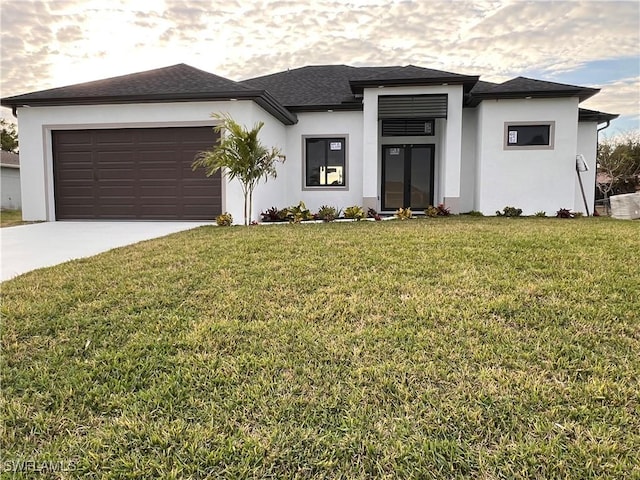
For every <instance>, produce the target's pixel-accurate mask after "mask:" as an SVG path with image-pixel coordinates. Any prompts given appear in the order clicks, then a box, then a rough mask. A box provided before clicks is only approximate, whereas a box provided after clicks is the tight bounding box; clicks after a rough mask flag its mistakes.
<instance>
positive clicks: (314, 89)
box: [1, 64, 599, 125]
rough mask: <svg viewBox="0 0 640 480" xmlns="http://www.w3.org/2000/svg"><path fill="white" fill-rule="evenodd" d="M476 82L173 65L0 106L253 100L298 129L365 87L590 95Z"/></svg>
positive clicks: (415, 73) (385, 71) (351, 102)
mask: <svg viewBox="0 0 640 480" xmlns="http://www.w3.org/2000/svg"><path fill="white" fill-rule="evenodd" d="M478 78H479V77H477V76H468V75H460V74H457V73H451V72H445V71H441V70H433V69H429V68H422V67H417V66H415V65H407V66H404V67H399V66H395V67H351V66H348V65H317V66H307V67H302V68H296V69H293V70H287V71H285V72H278V73H274V74H271V75H265V76H261V77H256V78H251V79H247V80H244V81H242V82H234V81H232V80H228V79H226V78H223V77H220V76H218V75H214V74H212V73H208V72H205V71H203V70H199V69H197V68H193V67H191V66H189V65H185V64H179V65H173V66H170V67H165V68H158V69H155V70H149V71H146V72H141V73H134V74H130V75H123V76H119V77H113V78H108V79H105V80H97V81H94V82H87V83H81V84H77V85H71V86H67V87H60V88H52V89H49V90H42V91H39V92H34V93H27V94H24V95H16V96H13V97H8V98H3V99H2V102H1V103H2V105H3V106H7V107H12V108H14V109H15V108H17V107H19V106H22V105H30V106H47V105H96V104H114V103H145V102H186V101H212V100H229V99H231V98H236V99H238V100H241V99H246V100H253V101H255V102H256V103H258V104H259V105H260V106H262V107H263V108H264V109H265V110H267V111H268V112H270V113H271V114H273V115H274V116H275V117H276V118H278V119H279V120H280V121H282V122H283V123H284V124H287V125H291V124H293V123H295V122H296V121H297V119H296V116H295V113H293V112H296V111H318V110H324V109H338V110H340V109H342V110H361V109H362V90H363V89H364V88H366V87H376V86H378V87H384V86H402V85H405V86H406V85H433V84H443V83H448V84H453V85H462V86H463V88H464V92H465V94H466V95H465V106H475V105H477V104H478V103H480V102H481V101H482V100H483V99H489V98H525V97H539V98H545V97H566V96H578V97H579V98H580V100H581V101H582V100H585V99H586V98H589V97H591V96H592V95H595V94H596V93H597V92H598V91H599V90H598V89H595V88H586V87H578V86H574V85H565V84H561V83H554V82H546V81H542V80H534V79H530V78H525V77H517V78H514V79H512V80H509V81H507V82H504V83H500V84H497V83H492V82H484V81H480V80H479V79H478Z"/></svg>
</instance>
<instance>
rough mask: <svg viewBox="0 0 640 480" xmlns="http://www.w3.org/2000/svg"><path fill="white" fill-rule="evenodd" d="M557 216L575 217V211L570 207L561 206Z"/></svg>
mask: <svg viewBox="0 0 640 480" xmlns="http://www.w3.org/2000/svg"><path fill="white" fill-rule="evenodd" d="M556 218H573V213H571V210H569V209H568V208H561V209H560V210H558V211H557V212H556Z"/></svg>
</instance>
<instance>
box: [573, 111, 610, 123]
mask: <svg viewBox="0 0 640 480" xmlns="http://www.w3.org/2000/svg"><path fill="white" fill-rule="evenodd" d="M619 116H620V115H618V114H615V113H605V112H599V111H597V110H589V109H587V108H579V109H578V121H579V122H597V123H604V122H609V121H611V120H615V119H616V118H618V117H619Z"/></svg>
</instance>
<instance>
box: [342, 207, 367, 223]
mask: <svg viewBox="0 0 640 480" xmlns="http://www.w3.org/2000/svg"><path fill="white" fill-rule="evenodd" d="M344 216H345V218H353V219H355V220H362V219H363V218H365V214H364V210H363V209H362V207H359V206H357V205H354V206H352V207H347V208H345V209H344Z"/></svg>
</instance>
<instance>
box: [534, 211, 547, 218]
mask: <svg viewBox="0 0 640 480" xmlns="http://www.w3.org/2000/svg"><path fill="white" fill-rule="evenodd" d="M535 215H536V217H546V216H547V212H543V211H542V210H540V211H539V212H536V213H535Z"/></svg>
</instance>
